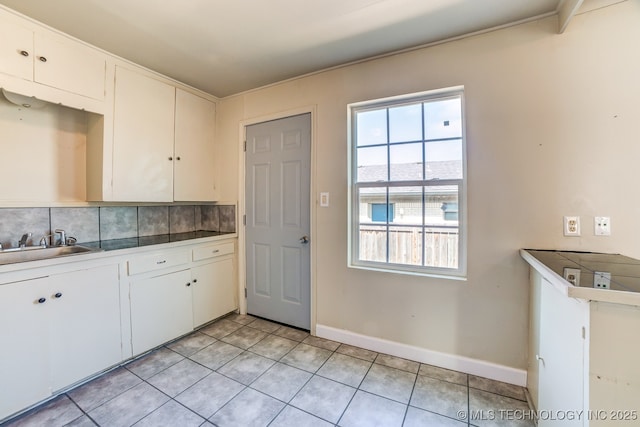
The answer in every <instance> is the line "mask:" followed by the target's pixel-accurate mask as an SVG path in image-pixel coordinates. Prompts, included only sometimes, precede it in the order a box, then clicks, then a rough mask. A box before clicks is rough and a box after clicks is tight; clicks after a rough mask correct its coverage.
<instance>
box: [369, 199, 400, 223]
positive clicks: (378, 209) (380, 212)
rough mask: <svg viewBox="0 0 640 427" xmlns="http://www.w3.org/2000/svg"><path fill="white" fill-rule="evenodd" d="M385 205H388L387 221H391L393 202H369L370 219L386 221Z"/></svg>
mask: <svg viewBox="0 0 640 427" xmlns="http://www.w3.org/2000/svg"><path fill="white" fill-rule="evenodd" d="M387 206H388V207H389V222H393V206H394V205H393V204H389V205H387V204H386V203H372V204H371V221H373V222H387Z"/></svg>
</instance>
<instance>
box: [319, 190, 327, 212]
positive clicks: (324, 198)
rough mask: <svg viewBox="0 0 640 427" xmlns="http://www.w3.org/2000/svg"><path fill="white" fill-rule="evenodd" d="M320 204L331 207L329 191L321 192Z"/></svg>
mask: <svg viewBox="0 0 640 427" xmlns="http://www.w3.org/2000/svg"><path fill="white" fill-rule="evenodd" d="M320 206H321V207H323V208H328V207H329V193H327V192H324V193H320Z"/></svg>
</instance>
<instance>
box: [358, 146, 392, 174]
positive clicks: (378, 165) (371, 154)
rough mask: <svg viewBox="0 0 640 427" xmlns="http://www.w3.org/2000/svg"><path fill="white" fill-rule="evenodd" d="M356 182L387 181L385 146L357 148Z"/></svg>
mask: <svg viewBox="0 0 640 427" xmlns="http://www.w3.org/2000/svg"><path fill="white" fill-rule="evenodd" d="M357 155H358V159H357V163H358V182H378V181H387V180H388V175H389V171H388V168H387V146H384V147H365V148H358V154H357Z"/></svg>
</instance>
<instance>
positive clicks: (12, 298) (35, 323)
mask: <svg viewBox="0 0 640 427" xmlns="http://www.w3.org/2000/svg"><path fill="white" fill-rule="evenodd" d="M47 289H48V278H47V277H43V278H38V279H33V280H26V281H23V282H15V283H11V284H7V285H0V343H2V344H1V346H2V350H0V419H2V418H4V417H5V416H8V415H10V414H13V413H14V412H17V411H19V410H21V409H24V408H26V407H28V406H29V405H32V404H34V403H35V402H38V401H39V400H42V399H44V398H46V397H48V396H50V395H51V389H50V388H49V359H48V357H49V348H48V333H49V329H48V322H47V317H48V315H49V314H50V312H51V311H50V308H51V307H50V306H51V302H52V301H51V300H50V298H48V292H47ZM41 298H44V299H45V301H43V302H42V303H39V302H38V301H39V300H40V301H42V300H41Z"/></svg>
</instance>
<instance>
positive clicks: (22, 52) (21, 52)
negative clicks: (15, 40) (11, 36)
mask: <svg viewBox="0 0 640 427" xmlns="http://www.w3.org/2000/svg"><path fill="white" fill-rule="evenodd" d="M20 55H22V56H29V52H27V51H26V50H21V51H20Z"/></svg>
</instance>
